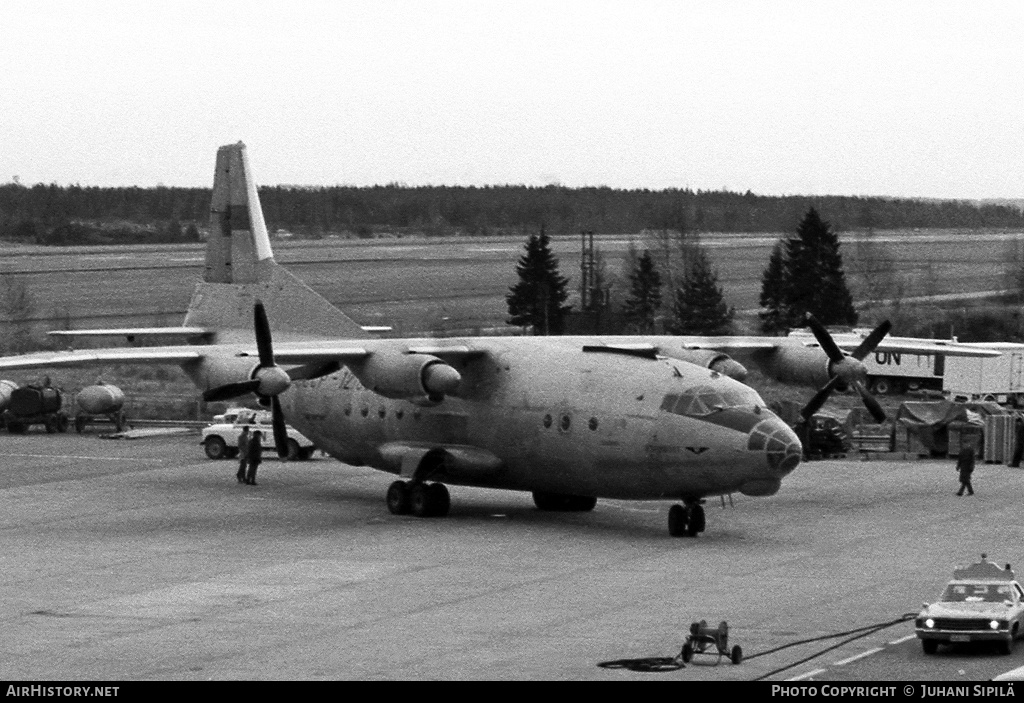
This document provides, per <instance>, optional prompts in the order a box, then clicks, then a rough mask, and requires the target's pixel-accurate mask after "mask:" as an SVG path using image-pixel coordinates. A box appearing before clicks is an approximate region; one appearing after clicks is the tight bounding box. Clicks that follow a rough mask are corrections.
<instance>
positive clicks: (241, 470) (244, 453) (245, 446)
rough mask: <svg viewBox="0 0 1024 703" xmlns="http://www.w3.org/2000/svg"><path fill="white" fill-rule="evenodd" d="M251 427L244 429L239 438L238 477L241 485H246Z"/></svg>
mask: <svg viewBox="0 0 1024 703" xmlns="http://www.w3.org/2000/svg"><path fill="white" fill-rule="evenodd" d="M249 440H250V437H249V426H248V425H246V426H245V427H243V428H242V434H241V435H240V436H239V437H238V473H237V474H236V476H237V477H238V482H239V483H246V480H245V470H246V468H247V467H248V466H249Z"/></svg>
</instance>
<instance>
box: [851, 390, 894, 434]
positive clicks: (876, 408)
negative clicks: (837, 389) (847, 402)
mask: <svg viewBox="0 0 1024 703" xmlns="http://www.w3.org/2000/svg"><path fill="white" fill-rule="evenodd" d="M853 387H854V388H856V389H857V392H858V393H859V394H860V398H861V400H863V401H864V406H865V407H866V408H867V409H868V412H870V413H871V416H872V417H873V418H875V422H877V423H878V424H882V423H883V422H885V420H886V415H885V410H883V409H882V405H881V403H879V402H878V401H877V400H876V399H875V396H873V395H871V394H870V393H868V389H867V388H865V387H864V384H862V383H854V384H853Z"/></svg>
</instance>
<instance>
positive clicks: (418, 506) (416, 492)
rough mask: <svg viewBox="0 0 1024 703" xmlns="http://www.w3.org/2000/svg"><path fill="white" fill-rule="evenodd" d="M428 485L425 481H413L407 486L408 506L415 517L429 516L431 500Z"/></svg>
mask: <svg viewBox="0 0 1024 703" xmlns="http://www.w3.org/2000/svg"><path fill="white" fill-rule="evenodd" d="M427 489H428V486H427V484H425V483H418V482H417V483H414V484H412V487H411V488H409V507H410V509H411V511H412V514H413V515H415V516H416V517H430V516H431V511H430V508H431V501H430V493H429V492H428V490H427Z"/></svg>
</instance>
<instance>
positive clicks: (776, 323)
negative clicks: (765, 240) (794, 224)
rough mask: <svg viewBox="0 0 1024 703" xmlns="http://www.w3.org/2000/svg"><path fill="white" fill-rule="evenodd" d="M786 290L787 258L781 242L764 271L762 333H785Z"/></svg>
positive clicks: (777, 244)
mask: <svg viewBox="0 0 1024 703" xmlns="http://www.w3.org/2000/svg"><path fill="white" fill-rule="evenodd" d="M785 288H786V257H785V254H784V253H783V249H782V242H781V241H780V242H778V243H776V245H775V248H774V249H772V255H771V258H769V259H768V268H766V269H765V270H764V275H763V276H762V277H761V307H762V308H764V311H763V312H762V313H760V317H761V329H762V331H764V332H767V333H769V334H778V333H780V332H784V331H785V330H786V328H787V327H788V325H787V322H786V321H787V319H788V313H787V311H786V290H785Z"/></svg>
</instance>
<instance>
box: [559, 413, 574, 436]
mask: <svg viewBox="0 0 1024 703" xmlns="http://www.w3.org/2000/svg"><path fill="white" fill-rule="evenodd" d="M571 424H572V418H570V417H569V416H568V415H562V422H561V424H559V427H561V428H562V431H563V432H565V431H566V430H568V429H569V425H571Z"/></svg>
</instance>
